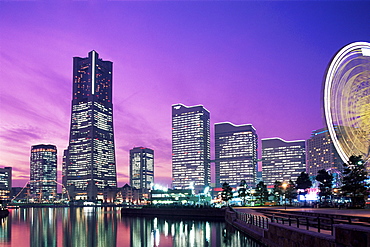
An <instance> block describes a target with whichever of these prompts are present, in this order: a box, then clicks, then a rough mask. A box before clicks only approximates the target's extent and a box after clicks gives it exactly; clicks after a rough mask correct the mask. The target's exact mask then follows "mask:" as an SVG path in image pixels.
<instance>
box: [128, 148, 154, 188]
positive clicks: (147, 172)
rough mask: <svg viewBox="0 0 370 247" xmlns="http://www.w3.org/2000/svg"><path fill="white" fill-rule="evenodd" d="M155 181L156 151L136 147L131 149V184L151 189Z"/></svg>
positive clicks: (135, 186)
mask: <svg viewBox="0 0 370 247" xmlns="http://www.w3.org/2000/svg"><path fill="white" fill-rule="evenodd" d="M153 182H154V151H153V150H152V149H150V148H143V147H135V148H133V149H131V150H130V185H131V186H132V187H134V188H135V189H148V190H149V189H150V187H151V184H152V183H153Z"/></svg>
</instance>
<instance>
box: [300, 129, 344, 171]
mask: <svg viewBox="0 0 370 247" xmlns="http://www.w3.org/2000/svg"><path fill="white" fill-rule="evenodd" d="M306 144H307V166H306V168H307V173H308V175H309V176H310V177H313V176H316V175H317V172H318V171H319V170H321V169H325V170H329V169H334V170H337V171H340V172H341V171H342V170H343V162H342V159H341V158H340V157H339V154H338V152H337V150H336V149H335V147H334V144H333V141H332V140H331V137H330V134H329V131H328V129H327V128H322V129H318V130H314V131H312V134H311V137H310V139H308V140H307V143H306Z"/></svg>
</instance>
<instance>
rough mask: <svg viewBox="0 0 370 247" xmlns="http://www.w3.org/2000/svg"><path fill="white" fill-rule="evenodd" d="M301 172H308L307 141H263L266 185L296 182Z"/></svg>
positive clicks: (263, 174) (274, 139) (276, 139)
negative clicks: (276, 182)
mask: <svg viewBox="0 0 370 247" xmlns="http://www.w3.org/2000/svg"><path fill="white" fill-rule="evenodd" d="M301 172H306V145H305V141H285V140H283V139H280V138H270V139H262V177H263V181H264V183H265V185H268V186H271V185H274V183H275V181H280V182H289V180H292V181H293V182H295V181H296V180H297V178H298V176H299V175H300V174H301Z"/></svg>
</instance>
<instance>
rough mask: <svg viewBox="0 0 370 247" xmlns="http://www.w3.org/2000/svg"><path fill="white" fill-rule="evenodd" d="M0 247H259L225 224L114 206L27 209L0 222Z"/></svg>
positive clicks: (19, 210)
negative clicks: (144, 214) (124, 212)
mask: <svg viewBox="0 0 370 247" xmlns="http://www.w3.org/2000/svg"><path fill="white" fill-rule="evenodd" d="M0 245H1V246H3V245H5V246H16V247H20V246H32V247H36V246H37V247H43V246H45V247H46V246H48V247H49V246H51V247H54V246H56V247H62V246H91V247H103V246H104V247H105V246H130V247H158V246H161V247H171V246H173V247H211V246H212V247H218V246H225V247H234V246H235V247H260V246H262V245H260V244H259V243H256V242H255V241H253V240H251V239H250V238H248V237H246V236H245V235H243V234H241V233H240V232H239V231H236V230H235V229H234V228H232V227H227V226H226V225H225V223H224V222H208V221H196V220H175V219H161V218H140V217H121V214H120V210H119V209H118V208H94V207H84V208H29V209H16V210H12V211H11V213H10V215H9V217H7V218H4V219H2V220H1V221H0Z"/></svg>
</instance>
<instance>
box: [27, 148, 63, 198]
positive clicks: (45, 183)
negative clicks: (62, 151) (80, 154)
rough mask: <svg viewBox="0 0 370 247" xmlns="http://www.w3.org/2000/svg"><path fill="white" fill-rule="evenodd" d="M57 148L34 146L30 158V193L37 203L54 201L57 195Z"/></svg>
mask: <svg viewBox="0 0 370 247" xmlns="http://www.w3.org/2000/svg"><path fill="white" fill-rule="evenodd" d="M56 180H57V148H56V146H54V145H45V144H40V145H34V146H32V147H31V158H30V193H31V194H32V196H33V197H34V199H35V200H36V201H42V200H53V199H54V198H55V196H56V194H57V183H56Z"/></svg>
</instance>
